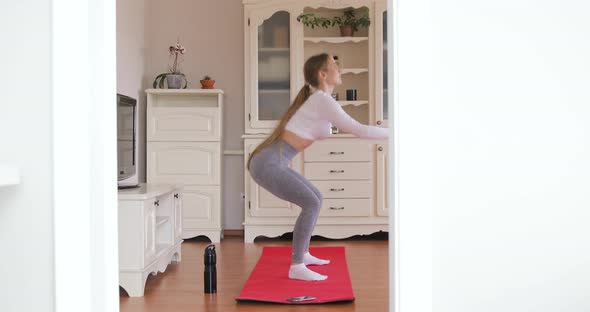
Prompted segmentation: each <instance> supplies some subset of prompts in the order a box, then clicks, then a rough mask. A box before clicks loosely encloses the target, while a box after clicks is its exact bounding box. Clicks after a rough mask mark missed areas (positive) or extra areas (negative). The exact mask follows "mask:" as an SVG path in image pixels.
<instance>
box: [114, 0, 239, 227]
mask: <svg viewBox="0 0 590 312" xmlns="http://www.w3.org/2000/svg"><path fill="white" fill-rule="evenodd" d="M212 29H215V30H212ZM220 34H221V36H220ZM177 38H180V41H181V44H182V45H183V46H185V48H186V50H187V52H186V54H185V56H184V62H183V63H182V64H181V69H182V72H183V73H185V75H186V76H187V78H188V80H189V86H188V87H189V88H201V85H200V83H199V80H200V79H201V78H202V77H203V76H204V75H210V76H212V77H213V78H214V79H215V80H216V84H215V87H216V88H219V89H222V90H223V91H224V105H225V108H224V109H225V114H224V117H223V122H224V142H223V149H224V150H242V146H243V141H242V139H241V135H242V134H243V132H244V120H243V115H244V104H243V103H244V101H243V100H244V83H243V81H244V80H243V77H244V39H243V10H242V3H241V1H234V0H220V1H189V0H171V1H153V0H130V1H121V0H119V1H117V92H119V93H123V94H126V95H130V96H132V97H136V98H137V99H138V104H139V105H138V106H139V114H140V115H139V116H140V120H139V141H140V145H139V159H138V168H139V181H142V182H145V180H146V173H145V163H146V161H145V106H146V96H145V93H144V90H145V89H147V88H151V87H152V82H153V80H154V78H155V77H156V76H157V75H158V74H160V73H164V72H167V71H168V60H169V58H168V47H169V46H170V45H172V44H174V43H176V39H177ZM141 142H143V143H141ZM242 162H243V158H242V156H239V155H237V156H231V155H227V156H224V159H223V166H224V168H225V171H224V177H223V186H222V192H223V194H222V196H223V206H224V207H223V209H224V212H225V213H224V220H223V224H224V227H225V228H226V229H241V228H243V227H242V222H243V221H244V209H243V207H244V206H243V202H242V200H241V198H240V193H241V192H243V189H244V181H243V180H244V179H243V176H244V174H243V165H242Z"/></svg>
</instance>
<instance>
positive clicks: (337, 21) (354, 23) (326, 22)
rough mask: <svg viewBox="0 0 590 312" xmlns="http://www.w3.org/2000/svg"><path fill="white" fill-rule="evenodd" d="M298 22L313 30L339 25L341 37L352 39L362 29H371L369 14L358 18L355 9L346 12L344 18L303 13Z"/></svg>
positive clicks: (298, 17)
mask: <svg viewBox="0 0 590 312" xmlns="http://www.w3.org/2000/svg"><path fill="white" fill-rule="evenodd" d="M297 21H298V22H301V23H303V25H305V26H307V27H311V28H312V29H313V28H315V27H316V26H318V27H324V28H329V27H333V26H336V25H338V26H340V35H341V36H343V37H347V36H348V37H350V36H352V35H353V33H354V32H355V31H358V30H359V28H360V27H369V25H370V24H371V20H370V19H369V15H368V13H365V14H363V15H362V16H360V17H356V14H355V12H354V10H353V9H348V10H345V11H344V12H343V15H342V16H334V17H321V16H316V15H315V14H314V13H301V14H299V16H297Z"/></svg>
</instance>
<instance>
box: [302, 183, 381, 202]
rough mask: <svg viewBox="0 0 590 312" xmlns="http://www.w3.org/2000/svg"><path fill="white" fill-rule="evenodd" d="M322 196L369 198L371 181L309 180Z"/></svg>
mask: <svg viewBox="0 0 590 312" xmlns="http://www.w3.org/2000/svg"><path fill="white" fill-rule="evenodd" d="M310 182H311V183H312V184H313V185H315V186H316V187H317V188H318V189H319V190H320V192H321V193H322V195H323V196H324V198H371V194H372V189H371V181H362V180H359V181H337V180H336V181H317V180H315V181H310Z"/></svg>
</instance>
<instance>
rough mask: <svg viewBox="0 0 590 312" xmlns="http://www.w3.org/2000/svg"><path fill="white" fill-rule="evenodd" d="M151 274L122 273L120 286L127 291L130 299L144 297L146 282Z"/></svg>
mask: <svg viewBox="0 0 590 312" xmlns="http://www.w3.org/2000/svg"><path fill="white" fill-rule="evenodd" d="M149 275H150V274H149V273H147V272H146V273H141V272H137V273H124V272H123V273H120V274H119V285H120V286H121V287H123V289H125V291H127V294H129V297H143V293H144V291H145V282H146V281H147V278H148V276H149Z"/></svg>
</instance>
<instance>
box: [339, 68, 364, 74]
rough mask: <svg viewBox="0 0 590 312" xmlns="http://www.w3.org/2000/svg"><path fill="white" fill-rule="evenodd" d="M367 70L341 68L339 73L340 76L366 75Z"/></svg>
mask: <svg viewBox="0 0 590 312" xmlns="http://www.w3.org/2000/svg"><path fill="white" fill-rule="evenodd" d="M368 72H369V69H368V68H343V69H342V70H341V71H340V73H341V74H343V75H344V74H360V73H368Z"/></svg>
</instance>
